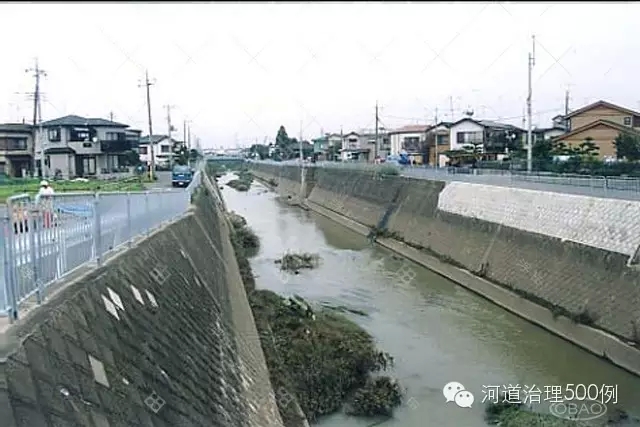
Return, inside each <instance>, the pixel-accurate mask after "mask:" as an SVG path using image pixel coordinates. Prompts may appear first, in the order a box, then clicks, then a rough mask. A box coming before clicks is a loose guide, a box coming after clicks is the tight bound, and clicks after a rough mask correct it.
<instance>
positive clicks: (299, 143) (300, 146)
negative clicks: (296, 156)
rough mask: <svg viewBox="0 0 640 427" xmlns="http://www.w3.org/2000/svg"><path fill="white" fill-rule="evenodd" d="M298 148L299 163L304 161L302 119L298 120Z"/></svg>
mask: <svg viewBox="0 0 640 427" xmlns="http://www.w3.org/2000/svg"><path fill="white" fill-rule="evenodd" d="M298 149H299V150H300V165H302V164H303V163H304V157H303V156H302V120H300V139H298Z"/></svg>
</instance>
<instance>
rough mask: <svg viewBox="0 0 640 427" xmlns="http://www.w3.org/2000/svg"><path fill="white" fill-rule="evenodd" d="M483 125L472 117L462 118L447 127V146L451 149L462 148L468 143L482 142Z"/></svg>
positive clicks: (483, 139) (483, 140)
mask: <svg viewBox="0 0 640 427" xmlns="http://www.w3.org/2000/svg"><path fill="white" fill-rule="evenodd" d="M484 131H485V126H483V125H482V124H481V123H480V122H479V121H476V120H473V119H469V118H466V119H462V120H458V121H457V122H455V123H453V124H452V125H451V127H450V128H449V147H450V149H451V150H463V149H464V146H466V145H469V144H484V142H485V138H484V137H485V135H484Z"/></svg>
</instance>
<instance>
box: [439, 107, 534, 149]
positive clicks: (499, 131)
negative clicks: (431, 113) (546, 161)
mask: <svg viewBox="0 0 640 427" xmlns="http://www.w3.org/2000/svg"><path fill="white" fill-rule="evenodd" d="M523 133H524V131H523V130H522V129H520V128H519V127H517V126H514V125H511V124H507V123H500V122H494V121H491V120H475V119H472V118H470V117H465V118H464V119H461V120H458V121H457V122H455V123H452V124H451V125H450V127H449V145H450V150H464V149H465V147H470V146H473V147H475V148H476V149H477V150H478V151H480V152H482V153H485V154H486V156H485V157H487V158H491V157H500V156H501V155H506V154H508V153H509V148H518V147H521V145H522V138H523Z"/></svg>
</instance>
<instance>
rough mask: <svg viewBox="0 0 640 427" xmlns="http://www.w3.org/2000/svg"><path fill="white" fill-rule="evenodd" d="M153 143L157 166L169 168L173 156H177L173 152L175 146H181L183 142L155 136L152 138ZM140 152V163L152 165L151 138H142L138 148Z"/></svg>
mask: <svg viewBox="0 0 640 427" xmlns="http://www.w3.org/2000/svg"><path fill="white" fill-rule="evenodd" d="M151 140H152V141H153V144H152V145H153V157H154V162H155V164H156V165H164V166H168V165H169V162H170V159H171V157H172V156H174V157H175V154H174V153H173V152H172V149H173V146H174V144H181V141H176V140H175V139H173V138H171V139H169V137H168V136H167V135H153V137H152V138H151ZM138 152H139V153H140V161H141V162H142V163H144V164H146V165H147V166H148V165H150V164H151V150H150V149H149V136H148V135H147V136H143V137H142V138H140V145H139V146H138Z"/></svg>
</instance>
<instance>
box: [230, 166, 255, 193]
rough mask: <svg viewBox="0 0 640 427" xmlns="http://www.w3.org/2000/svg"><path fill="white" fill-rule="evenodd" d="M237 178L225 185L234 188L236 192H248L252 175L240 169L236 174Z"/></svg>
mask: <svg viewBox="0 0 640 427" xmlns="http://www.w3.org/2000/svg"><path fill="white" fill-rule="evenodd" d="M237 174H238V178H237V179H232V180H231V181H229V182H228V183H227V185H228V186H229V187H231V188H235V189H236V190H238V191H249V188H251V183H252V182H253V175H252V174H251V172H250V171H249V170H247V169H241V170H240V171H239V172H237Z"/></svg>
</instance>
